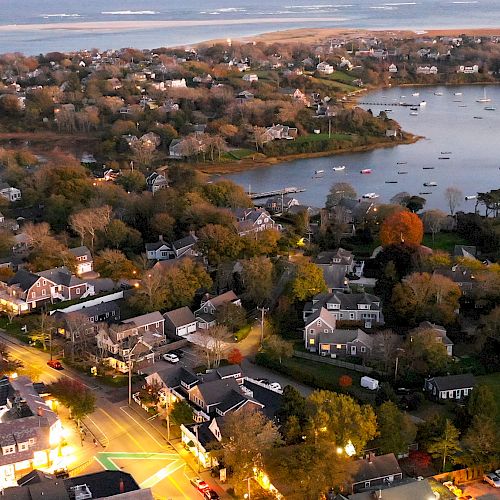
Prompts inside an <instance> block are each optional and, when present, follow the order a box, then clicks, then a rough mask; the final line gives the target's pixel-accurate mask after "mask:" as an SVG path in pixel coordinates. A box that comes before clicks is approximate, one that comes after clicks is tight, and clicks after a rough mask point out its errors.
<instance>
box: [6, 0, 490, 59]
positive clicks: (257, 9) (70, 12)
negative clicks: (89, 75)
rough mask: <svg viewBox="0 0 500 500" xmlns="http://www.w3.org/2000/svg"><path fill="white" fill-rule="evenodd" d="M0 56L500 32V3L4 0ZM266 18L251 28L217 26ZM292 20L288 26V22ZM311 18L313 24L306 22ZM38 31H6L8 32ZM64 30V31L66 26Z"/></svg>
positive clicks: (420, 0) (422, 0)
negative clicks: (235, 41)
mask: <svg viewBox="0 0 500 500" xmlns="http://www.w3.org/2000/svg"><path fill="white" fill-rule="evenodd" d="M0 12H1V15H0V53H1V52H12V51H19V52H25V53H28V54H37V53H40V52H47V51H53V50H61V51H65V50H77V49H82V48H92V47H99V48H102V49H107V48H120V47H124V46H133V47H138V48H153V47H158V46H163V45H181V44H189V43H195V42H198V41H202V40H207V39H211V38H226V37H236V36H242V35H251V34H256V33H262V32H265V31H276V30H282V29H287V28H298V27H336V28H339V27H348V28H367V29H370V28H381V29H398V28H408V29H416V30H422V29H429V28H433V27H439V28H457V27H460V28H475V27H495V26H496V25H498V20H499V19H500V2H499V1H498V0H415V1H408V2H392V1H384V0H346V1H335V2H332V1H331V0H297V1H294V0H287V1H285V2H283V1H282V0H266V1H265V2H264V1H262V0H208V1H205V2H201V1H200V0H87V1H85V2H81V1H80V0H18V1H13V0H0ZM235 19H236V20H245V19H260V20H266V22H262V21H256V22H255V23H252V24H239V25H232V26H229V25H224V24H220V25H217V24H216V23H224V22H225V21H228V20H235ZM284 19H287V20H288V19H290V21H287V22H286V23H283V22H282V21H283V20H284ZM305 19H308V21H305ZM186 20H208V21H213V23H214V24H211V25H207V26H197V27H192V26H191V27H189V26H186V27H182V28H179V27H173V28H163V29H158V28H154V27H147V26H145V25H144V24H141V23H142V21H186ZM98 21H104V22H108V21H132V22H133V27H127V28H125V29H109V28H106V27H100V28H98V29H95V30H91V31H90V30H88V29H86V30H80V29H75V30H71V29H70V30H68V29H51V30H43V29H40V28H42V27H43V25H45V24H49V23H50V24H52V23H64V24H68V23H69V24H71V25H74V27H77V24H78V23H81V22H98ZM23 24H35V25H39V26H38V28H35V29H30V30H29V31H28V30H21V31H4V30H2V26H7V25H23ZM61 28H62V26H61Z"/></svg>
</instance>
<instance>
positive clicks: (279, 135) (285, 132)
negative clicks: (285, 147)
mask: <svg viewBox="0 0 500 500" xmlns="http://www.w3.org/2000/svg"><path fill="white" fill-rule="evenodd" d="M297 135H298V130H297V129H296V128H294V127H289V126H288V125H280V124H278V125H273V126H272V127H268V128H267V129H266V132H265V134H264V142H270V141H275V140H277V139H287V140H293V139H295V138H296V137H297Z"/></svg>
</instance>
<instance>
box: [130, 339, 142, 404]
mask: <svg viewBox="0 0 500 500" xmlns="http://www.w3.org/2000/svg"><path fill="white" fill-rule="evenodd" d="M138 345H139V342H137V344H135V346H134V347H132V349H129V351H128V405H129V406H131V405H132V353H133V352H134V349H135V348H136V347H137V346H138Z"/></svg>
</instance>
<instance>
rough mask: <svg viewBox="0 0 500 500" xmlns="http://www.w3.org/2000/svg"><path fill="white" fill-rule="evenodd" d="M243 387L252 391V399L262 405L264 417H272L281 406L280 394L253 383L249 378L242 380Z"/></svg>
mask: <svg viewBox="0 0 500 500" xmlns="http://www.w3.org/2000/svg"><path fill="white" fill-rule="evenodd" d="M243 385H244V387H246V388H247V389H248V390H250V391H252V399H255V401H258V402H259V403H261V404H263V405H264V408H263V409H262V411H263V413H264V414H265V415H266V417H268V418H270V419H273V418H274V417H275V415H276V413H277V412H278V410H279V409H280V407H281V399H282V397H283V396H282V395H281V394H280V393H278V392H276V391H273V390H272V389H269V388H267V387H263V386H262V385H259V384H255V383H254V382H251V381H250V380H247V379H245V380H244V381H243Z"/></svg>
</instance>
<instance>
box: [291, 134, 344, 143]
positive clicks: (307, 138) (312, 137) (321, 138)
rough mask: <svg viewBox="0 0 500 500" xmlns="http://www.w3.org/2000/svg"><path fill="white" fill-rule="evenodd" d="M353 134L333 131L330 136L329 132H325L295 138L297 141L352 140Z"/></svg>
mask: <svg viewBox="0 0 500 500" xmlns="http://www.w3.org/2000/svg"><path fill="white" fill-rule="evenodd" d="M352 138H353V136H352V135H350V134H339V133H336V132H333V133H332V134H331V136H330V137H328V134H327V133H324V134H309V135H301V136H299V137H297V139H295V142H298V143H301V142H316V141H328V140H331V141H333V140H337V141H352Z"/></svg>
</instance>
